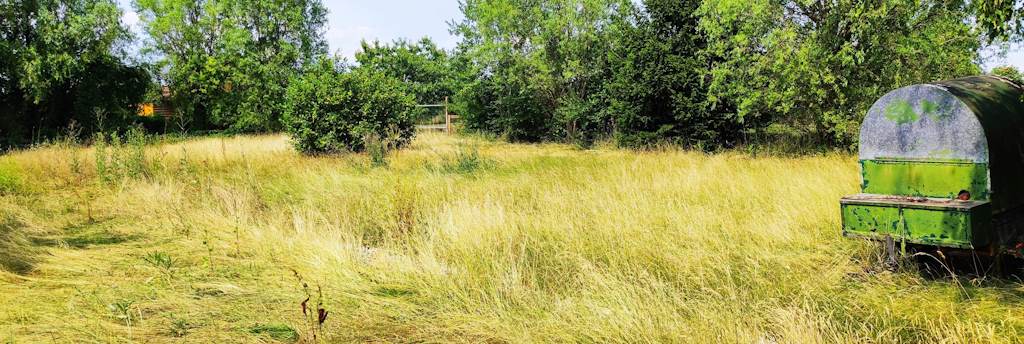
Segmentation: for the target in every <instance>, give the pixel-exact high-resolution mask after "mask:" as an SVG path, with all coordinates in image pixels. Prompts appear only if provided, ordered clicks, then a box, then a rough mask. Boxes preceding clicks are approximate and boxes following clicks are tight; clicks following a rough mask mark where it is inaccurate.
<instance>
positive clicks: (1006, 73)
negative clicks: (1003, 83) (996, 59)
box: [992, 66, 1024, 84]
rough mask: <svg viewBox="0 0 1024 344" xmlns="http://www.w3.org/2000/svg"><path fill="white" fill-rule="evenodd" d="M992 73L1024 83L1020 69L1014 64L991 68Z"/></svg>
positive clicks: (1023, 76)
mask: <svg viewBox="0 0 1024 344" xmlns="http://www.w3.org/2000/svg"><path fill="white" fill-rule="evenodd" d="M992 75H998V76H1001V77H1004V78H1007V79H1010V80H1013V81H1016V82H1017V83H1020V84H1024V75H1021V73H1020V70H1018V69H1017V67H1014V66H999V67H996V68H992Z"/></svg>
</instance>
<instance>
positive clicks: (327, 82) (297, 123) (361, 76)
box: [284, 58, 416, 153]
mask: <svg viewBox="0 0 1024 344" xmlns="http://www.w3.org/2000/svg"><path fill="white" fill-rule="evenodd" d="M346 69H347V68H346V67H345V66H344V64H343V63H341V62H340V61H339V60H337V59H329V58H325V59H322V60H321V61H319V62H317V63H316V64H315V65H314V66H312V67H311V68H310V69H309V70H307V71H306V72H305V73H304V74H303V76H302V77H300V78H295V79H293V80H292V82H291V84H290V85H289V87H288V92H287V98H286V101H285V120H284V122H285V127H286V128H287V130H288V132H289V133H290V134H291V136H292V140H293V141H294V144H295V147H296V148H297V149H298V150H299V151H301V152H305V153H332V152H341V151H357V152H358V151H363V150H364V149H366V140H365V139H366V138H367V137H369V136H374V137H377V138H380V140H384V141H383V142H385V144H387V145H388V146H390V147H395V148H397V147H401V146H404V145H405V144H407V143H409V141H410V140H411V139H412V136H413V133H414V130H415V128H414V126H413V110H414V109H415V105H416V103H415V100H414V97H413V96H412V95H411V94H409V93H407V92H406V91H405V88H404V87H402V85H401V83H400V82H399V81H398V80H397V79H395V78H392V77H388V76H386V75H384V74H383V73H381V72H379V71H376V70H372V69H369V68H355V69H352V70H350V71H347V70H346Z"/></svg>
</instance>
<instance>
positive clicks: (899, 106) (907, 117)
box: [885, 99, 921, 124]
mask: <svg viewBox="0 0 1024 344" xmlns="http://www.w3.org/2000/svg"><path fill="white" fill-rule="evenodd" d="M885 118H888V119H889V120H891V121H893V122H896V123H897V124H907V123H914V122H917V120H919V119H921V116H920V115H918V114H917V113H916V112H914V106H913V105H910V102H908V101H906V100H902V99H900V100H895V101H893V102H892V103H889V107H887V108H885Z"/></svg>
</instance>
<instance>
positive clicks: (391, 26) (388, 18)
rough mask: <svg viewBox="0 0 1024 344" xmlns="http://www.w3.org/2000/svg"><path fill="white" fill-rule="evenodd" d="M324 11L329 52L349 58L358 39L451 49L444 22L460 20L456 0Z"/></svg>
mask: <svg viewBox="0 0 1024 344" xmlns="http://www.w3.org/2000/svg"><path fill="white" fill-rule="evenodd" d="M118 2H119V3H120V4H121V8H122V9H123V10H124V16H123V17H122V21H124V23H125V24H127V25H128V26H130V27H132V30H134V31H135V32H136V33H137V34H139V33H141V32H142V31H141V28H139V16H138V15H136V14H135V12H134V11H133V9H132V6H131V0H118ZM324 5H325V6H327V9H328V10H329V11H330V12H329V14H328V15H327V26H328V28H327V32H326V34H325V38H326V39H327V42H328V44H329V45H330V49H331V52H332V53H340V54H341V55H342V56H345V57H348V59H349V60H353V57H354V56H355V52H356V50H358V49H359V42H360V40H363V39H365V40H367V41H372V40H375V39H376V40H380V41H384V42H390V41H393V40H395V39H399V38H405V39H408V40H411V41H416V40H419V39H420V38H422V37H424V36H427V37H430V38H431V39H433V40H434V42H435V43H437V45H438V46H440V47H442V48H447V49H451V48H454V47H455V44H456V43H457V42H458V38H457V37H455V36H452V35H451V34H450V33H449V32H448V22H450V21H452V20H462V12H460V11H459V2H458V1H457V0H324Z"/></svg>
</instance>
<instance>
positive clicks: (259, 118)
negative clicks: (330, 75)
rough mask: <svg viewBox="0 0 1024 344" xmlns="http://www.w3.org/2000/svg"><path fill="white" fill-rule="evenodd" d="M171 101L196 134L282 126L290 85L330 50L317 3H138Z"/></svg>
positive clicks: (255, 0) (323, 16) (222, 0)
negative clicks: (305, 65) (305, 69)
mask: <svg viewBox="0 0 1024 344" xmlns="http://www.w3.org/2000/svg"><path fill="white" fill-rule="evenodd" d="M134 2H135V7H136V8H138V10H139V16H140V18H141V20H142V24H143V26H144V27H145V29H146V32H147V33H148V34H149V37H150V40H148V41H147V43H148V44H149V48H151V49H153V50H154V51H156V52H158V53H159V55H157V56H158V57H159V59H158V63H160V64H161V65H163V66H165V67H166V68H162V69H161V71H162V74H163V75H161V77H162V78H163V80H164V81H165V82H167V83H168V85H169V86H170V88H171V91H172V93H173V103H174V106H175V107H176V108H177V110H178V111H179V112H180V114H181V115H184V116H185V118H187V119H188V120H191V126H192V127H193V128H195V129H226V130H228V131H232V132H266V131H278V130H280V129H281V116H282V114H283V112H284V109H283V108H284V103H283V102H284V95H285V90H286V89H287V87H288V80H290V79H291V77H292V76H294V75H296V73H297V72H299V70H300V67H301V66H302V65H303V64H305V63H308V62H309V61H312V60H314V59H315V58H316V57H317V56H320V55H323V54H325V53H326V52H327V43H326V41H325V40H324V37H323V33H324V30H325V26H326V24H327V9H326V8H325V7H324V5H323V3H322V2H321V1H320V0H290V1H269V0H208V1H194V0H135V1H134Z"/></svg>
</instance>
